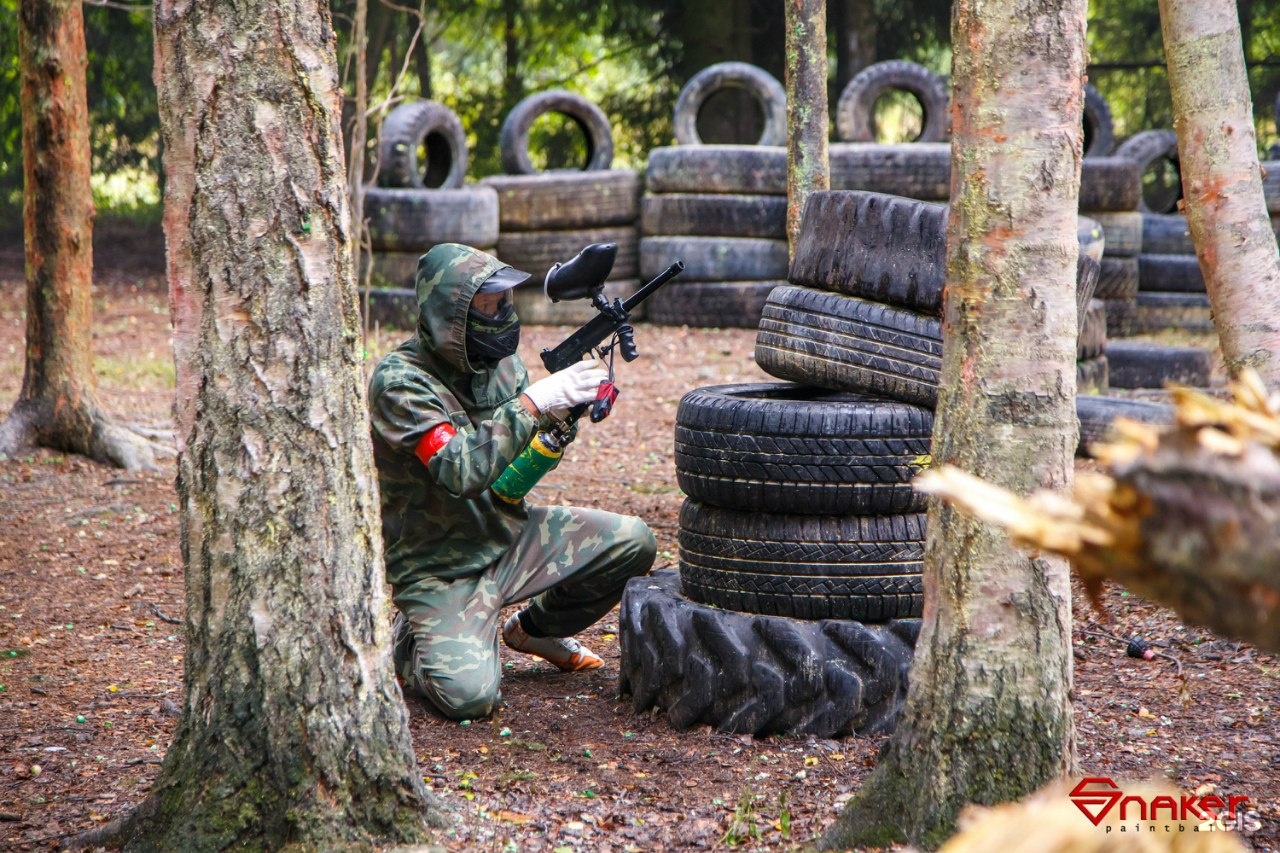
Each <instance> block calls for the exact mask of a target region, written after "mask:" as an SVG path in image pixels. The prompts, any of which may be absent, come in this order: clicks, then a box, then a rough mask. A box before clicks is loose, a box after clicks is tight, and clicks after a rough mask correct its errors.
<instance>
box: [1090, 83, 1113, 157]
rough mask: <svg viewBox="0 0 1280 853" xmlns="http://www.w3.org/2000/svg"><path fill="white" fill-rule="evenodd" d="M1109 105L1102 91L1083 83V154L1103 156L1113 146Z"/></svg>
mask: <svg viewBox="0 0 1280 853" xmlns="http://www.w3.org/2000/svg"><path fill="white" fill-rule="evenodd" d="M1115 143H1116V138H1115V126H1114V124H1112V121H1111V107H1110V106H1109V105H1108V104H1107V99H1106V98H1104V97H1102V93H1101V92H1099V91H1098V90H1097V89H1095V88H1094V87H1093V86H1091V85H1089V84H1088V83H1085V84H1084V156H1086V157H1105V156H1107V155H1108V154H1110V153H1111V149H1112V148H1113V147H1114V146H1115Z"/></svg>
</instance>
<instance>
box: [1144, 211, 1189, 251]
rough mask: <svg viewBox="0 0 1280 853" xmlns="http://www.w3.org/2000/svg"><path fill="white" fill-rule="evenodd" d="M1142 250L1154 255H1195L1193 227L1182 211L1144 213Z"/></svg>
mask: <svg viewBox="0 0 1280 853" xmlns="http://www.w3.org/2000/svg"><path fill="white" fill-rule="evenodd" d="M1142 251H1143V252H1147V253H1149V254H1152V255H1194V254H1195V253H1196V247H1195V244H1194V243H1192V242H1191V229H1190V228H1189V227H1188V226H1187V217H1186V216H1185V215H1183V214H1181V213H1144V214H1142Z"/></svg>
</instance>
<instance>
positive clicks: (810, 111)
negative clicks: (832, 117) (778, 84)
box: [786, 0, 831, 257]
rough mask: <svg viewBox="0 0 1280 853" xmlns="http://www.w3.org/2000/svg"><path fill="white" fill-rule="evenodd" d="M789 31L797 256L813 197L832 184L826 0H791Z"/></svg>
mask: <svg viewBox="0 0 1280 853" xmlns="http://www.w3.org/2000/svg"><path fill="white" fill-rule="evenodd" d="M786 31H787V37H786V47H787V69H786V71H787V73H786V84H787V243H788V247H789V251H790V254H791V256H792V257H795V253H796V241H797V240H798V239H799V237H800V216H801V214H802V213H803V212H804V203H805V201H806V200H808V198H809V193H811V192H813V191H814V190H825V189H827V188H829V187H830V186H831V169H830V164H829V162H828V157H827V135H828V128H827V124H828V121H827V3H826V0H787V7H786Z"/></svg>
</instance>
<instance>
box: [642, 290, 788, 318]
mask: <svg viewBox="0 0 1280 853" xmlns="http://www.w3.org/2000/svg"><path fill="white" fill-rule="evenodd" d="M785 284H786V281H783V280H780V279H779V280H773V281H683V280H680V279H677V280H675V281H672V282H671V283H669V284H667V285H666V286H665V287H663V288H662V290H660V291H659V292H658V293H655V294H654V295H653V298H651V299H649V300H648V301H647V302H646V303H645V304H646V305H648V306H649V313H648V318H649V322H650V323H655V324H657V325H660V326H701V327H703V328H713V329H754V328H756V327H757V326H759V325H760V315H761V314H762V313H764V305H765V302H767V301H768V299H769V294H770V293H771V292H772V291H773V289H774V288H775V287H781V286H783V285H785Z"/></svg>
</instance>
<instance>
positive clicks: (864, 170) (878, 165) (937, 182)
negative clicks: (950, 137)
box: [828, 142, 951, 202]
mask: <svg viewBox="0 0 1280 853" xmlns="http://www.w3.org/2000/svg"><path fill="white" fill-rule="evenodd" d="M828 160H829V162H830V165H831V189H833V190H865V191H868V192H877V193H886V194H888V195H900V196H905V197H907V198H914V199H919V200H922V201H942V202H945V201H946V200H947V199H948V198H950V196H951V146H950V145H948V144H947V143H945V142H907V143H899V144H893V145H881V144H879V143H874V142H836V143H833V144H832V145H831V146H830V149H829V151H828Z"/></svg>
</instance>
